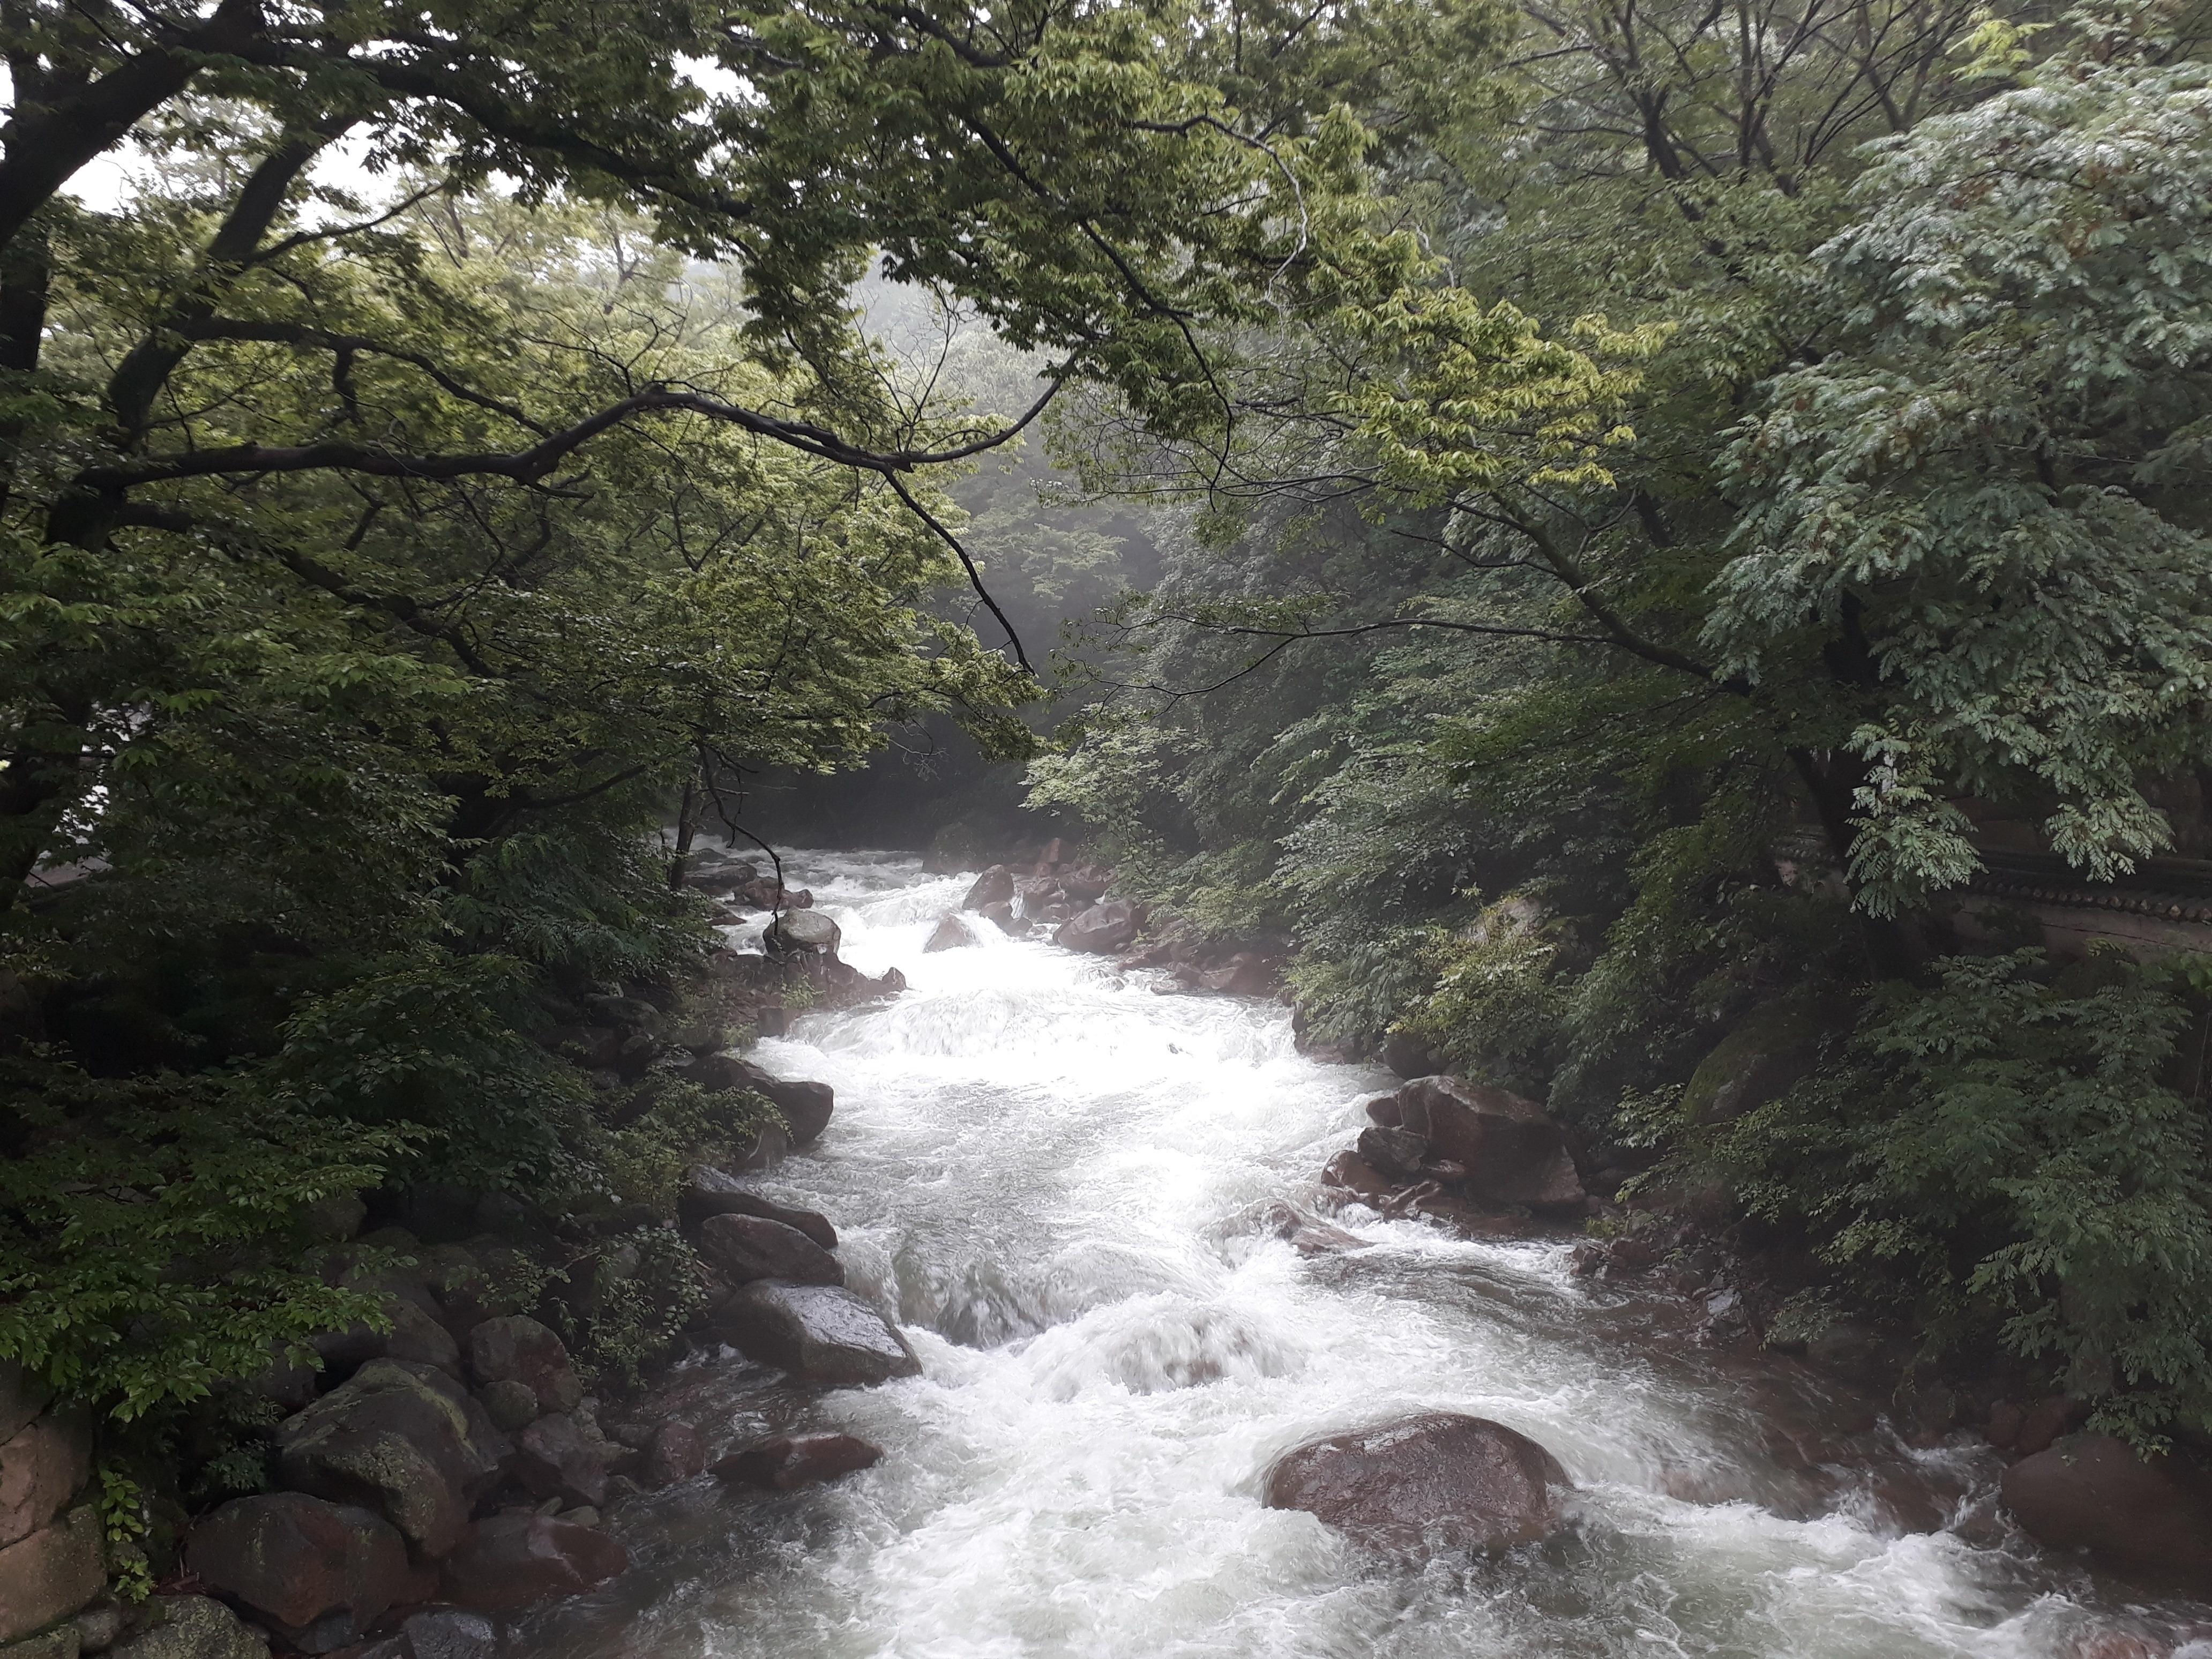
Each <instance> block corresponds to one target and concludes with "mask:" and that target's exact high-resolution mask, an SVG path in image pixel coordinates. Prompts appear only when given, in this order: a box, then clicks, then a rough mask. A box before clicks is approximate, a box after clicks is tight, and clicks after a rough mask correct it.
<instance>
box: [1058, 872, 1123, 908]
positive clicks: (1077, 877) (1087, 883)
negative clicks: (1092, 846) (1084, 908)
mask: <svg viewBox="0 0 2212 1659" xmlns="http://www.w3.org/2000/svg"><path fill="white" fill-rule="evenodd" d="M1113 884H1114V872H1112V871H1110V870H1108V869H1106V868H1105V867H1104V866H1102V865H1097V864H1079V865H1077V866H1075V868H1073V870H1069V871H1066V872H1063V873H1062V874H1061V875H1060V878H1059V883H1058V885H1059V888H1060V892H1061V894H1062V895H1063V896H1065V897H1066V901H1067V902H1069V903H1071V904H1094V903H1096V902H1097V901H1098V900H1100V899H1102V898H1103V897H1104V896H1106V890H1107V889H1108V888H1109V887H1110V886H1112V885H1113Z"/></svg>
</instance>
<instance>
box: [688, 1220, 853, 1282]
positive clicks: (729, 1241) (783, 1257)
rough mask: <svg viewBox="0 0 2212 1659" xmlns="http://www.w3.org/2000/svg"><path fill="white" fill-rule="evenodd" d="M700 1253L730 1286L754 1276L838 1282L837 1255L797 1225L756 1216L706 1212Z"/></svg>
mask: <svg viewBox="0 0 2212 1659" xmlns="http://www.w3.org/2000/svg"><path fill="white" fill-rule="evenodd" d="M699 1254H700V1255H702V1256H703V1257H704V1258H705V1259H706V1261H707V1263H708V1266H709V1267H713V1268H714V1270H715V1271H716V1272H718V1273H720V1274H721V1275H722V1277H723V1278H724V1279H726V1280H727V1281H728V1282H729V1283H731V1284H732V1285H749V1284H750V1283H751V1282H752V1281H753V1280H755V1279H787V1280H789V1281H790V1282H791V1283H792V1284H794V1285H842V1284H843V1283H844V1282H845V1269H844V1267H842V1265H841V1264H840V1263H839V1262H838V1260H837V1258H836V1256H834V1255H830V1254H829V1251H827V1250H825V1249H823V1248H822V1247H821V1246H820V1245H819V1244H817V1243H815V1242H814V1241H813V1240H812V1239H811V1238H809V1237H807V1236H806V1235H805V1233H803V1232H801V1231H799V1229H798V1228H796V1227H787V1226H786V1225H784V1224H783V1223H782V1222H781V1221H771V1220H769V1218H767V1217H766V1216H758V1215H737V1214H724V1215H710V1216H708V1218H706V1219H705V1220H704V1221H702V1222H701V1223H700V1224H699Z"/></svg>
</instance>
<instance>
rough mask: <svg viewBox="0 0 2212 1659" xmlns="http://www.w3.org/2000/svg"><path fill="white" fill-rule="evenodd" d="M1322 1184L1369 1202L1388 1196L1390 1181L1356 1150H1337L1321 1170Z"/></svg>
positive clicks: (1375, 1202) (1376, 1202)
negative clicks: (1326, 1165)
mask: <svg viewBox="0 0 2212 1659" xmlns="http://www.w3.org/2000/svg"><path fill="white" fill-rule="evenodd" d="M1321 1181H1322V1186H1324V1187H1333V1188H1336V1189H1337V1190H1338V1191H1339V1192H1342V1193H1347V1194H1351V1195H1352V1197H1354V1198H1358V1199H1360V1200H1364V1202H1366V1203H1369V1204H1380V1203H1381V1202H1383V1200H1386V1199H1388V1198H1389V1196H1390V1183H1389V1182H1388V1181H1386V1180H1385V1179H1383V1176H1382V1175H1381V1174H1380V1173H1378V1172H1377V1171H1376V1170H1375V1168H1374V1167H1373V1166H1372V1165H1371V1164H1369V1163H1368V1162H1367V1160H1366V1159H1365V1158H1362V1157H1360V1156H1359V1154H1358V1153H1357V1152H1339V1153H1338V1154H1337V1155H1336V1156H1335V1157H1334V1158H1331V1159H1329V1161H1328V1167H1327V1168H1326V1169H1324V1170H1322V1172H1321Z"/></svg>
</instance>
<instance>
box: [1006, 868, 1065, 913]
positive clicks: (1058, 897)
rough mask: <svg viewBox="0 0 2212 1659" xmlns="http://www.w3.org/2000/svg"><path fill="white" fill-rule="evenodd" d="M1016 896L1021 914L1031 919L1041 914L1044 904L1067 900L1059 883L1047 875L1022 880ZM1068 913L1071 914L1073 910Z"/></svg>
mask: <svg viewBox="0 0 2212 1659" xmlns="http://www.w3.org/2000/svg"><path fill="white" fill-rule="evenodd" d="M1016 898H1017V900H1018V902H1019V905H1020V908H1021V913H1022V915H1024V916H1027V917H1029V918H1030V920H1031V921H1035V920H1036V919H1037V918H1038V917H1040V916H1042V915H1044V912H1045V907H1046V906H1048V905H1053V904H1066V902H1067V895H1066V894H1065V893H1063V892H1061V891H1060V884H1059V883H1058V882H1056V881H1054V880H1053V878H1051V877H1049V876H1039V877H1037V878H1036V879H1035V880H1032V881H1025V882H1024V883H1023V884H1021V888H1020V890H1019V891H1018V893H1017V895H1016ZM1069 914H1070V915H1073V910H1071V911H1070V912H1069Z"/></svg>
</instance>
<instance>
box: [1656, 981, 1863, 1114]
mask: <svg viewBox="0 0 2212 1659" xmlns="http://www.w3.org/2000/svg"><path fill="white" fill-rule="evenodd" d="M1856 1017H1857V1007H1856V1006H1855V1005H1853V1004H1851V1003H1850V1002H1848V1001H1845V1000H1843V999H1841V998H1815V997H1808V996H1792V997H1783V998H1779V999H1778V1000H1775V1001H1772V1002H1768V1003H1764V1004H1762V1005H1761V1006H1759V1007H1756V1008H1754V1009H1753V1010H1752V1011H1751V1012H1749V1013H1748V1014H1746V1015H1745V1016H1744V1017H1743V1018H1741V1019H1740V1020H1738V1021H1737V1022H1736V1023H1735V1025H1734V1026H1733V1027H1732V1028H1730V1030H1729V1034H1728V1035H1727V1036H1724V1037H1723V1038H1722V1039H1721V1040H1720V1041H1719V1042H1717V1043H1715V1044H1714V1045H1713V1048H1712V1050H1711V1053H1709V1054H1706V1056H1705V1059H1704V1060H1700V1061H1699V1063H1698V1069H1697V1070H1696V1071H1695V1072H1694V1073H1692V1074H1691V1077H1690V1081H1689V1084H1688V1085H1687V1086H1686V1087H1685V1088H1684V1090H1683V1091H1682V1116H1683V1119H1684V1121H1686V1122H1689V1123H1692V1124H1699V1125H1705V1124H1714V1123H1729V1122H1733V1121H1735V1120H1736V1119H1737V1118H1740V1117H1742V1116H1743V1115H1746V1114H1747V1113H1749V1112H1755V1111H1757V1110H1758V1109H1759V1108H1760V1107H1762V1106H1765V1105H1766V1104H1768V1103H1770V1102H1771V1101H1774V1100H1778V1099H1779V1098H1780V1097H1782V1096H1783V1095H1784V1094H1786V1093H1787V1092H1788V1091H1790V1089H1792V1088H1794V1087H1796V1085H1797V1084H1798V1083H1800V1082H1802V1080H1803V1079H1805V1077H1806V1076H1807V1075H1808V1073H1811V1071H1812V1070H1813V1068H1814V1066H1817V1065H1819V1064H1820V1059H1821V1056H1822V1055H1823V1054H1825V1053H1826V1050H1827V1049H1828V1048H1829V1047H1830V1045H1832V1044H1833V1043H1834V1042H1837V1041H1838V1040H1839V1039H1840V1038H1842V1037H1843V1036H1845V1035H1846V1034H1847V1033H1849V1031H1850V1029H1851V1024H1852V1022H1853V1020H1854V1019H1855V1018H1856Z"/></svg>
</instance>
